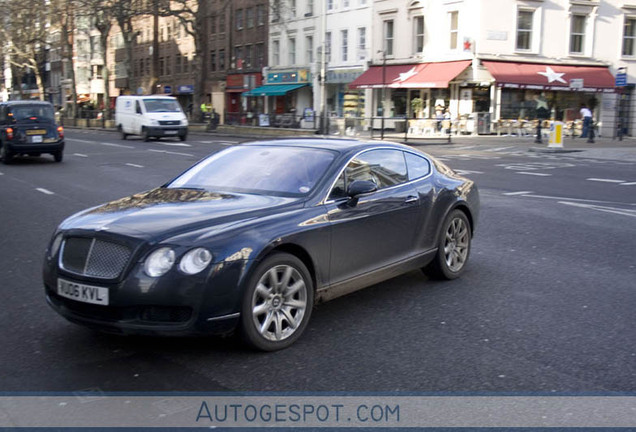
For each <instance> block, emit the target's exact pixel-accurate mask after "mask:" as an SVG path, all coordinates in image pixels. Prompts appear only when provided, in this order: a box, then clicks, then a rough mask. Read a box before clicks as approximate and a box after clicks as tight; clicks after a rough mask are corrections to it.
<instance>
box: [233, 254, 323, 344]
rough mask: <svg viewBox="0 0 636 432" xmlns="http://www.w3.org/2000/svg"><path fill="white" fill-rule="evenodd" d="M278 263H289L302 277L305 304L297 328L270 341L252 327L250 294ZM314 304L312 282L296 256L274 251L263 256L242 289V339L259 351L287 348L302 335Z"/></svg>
mask: <svg viewBox="0 0 636 432" xmlns="http://www.w3.org/2000/svg"><path fill="white" fill-rule="evenodd" d="M279 265H289V266H292V267H294V268H295V269H296V270H297V271H298V272H299V273H300V274H301V276H302V277H303V279H304V281H305V287H306V289H307V306H306V309H305V314H304V316H303V319H302V321H301V323H300V325H299V326H298V329H296V331H295V332H294V334H292V335H291V336H289V337H288V338H287V339H284V340H282V341H276V342H274V341H270V340H267V339H265V338H264V337H263V336H261V334H260V333H259V332H258V330H257V329H256V328H255V327H254V322H253V318H252V296H253V295H254V291H255V290H256V286H257V284H258V281H259V280H260V279H261V277H262V276H263V275H264V274H265V273H266V272H267V271H268V270H269V269H271V268H272V267H275V266H279ZM313 306H314V283H313V280H312V278H311V275H310V273H309V271H308V270H307V267H306V266H305V265H304V264H303V262H302V261H301V260H300V259H298V258H296V257H295V256H294V255H291V254H287V253H282V252H278V253H274V254H273V255H270V256H268V257H267V258H265V259H264V260H263V261H262V262H261V263H260V264H258V265H257V267H256V268H255V269H254V271H253V272H252V275H251V276H250V277H249V279H248V283H247V286H246V288H245V290H244V291H243V299H242V303H241V322H240V330H241V335H242V337H243V340H244V341H245V342H246V343H247V344H248V345H249V346H251V347H252V348H255V349H258V350H261V351H277V350H280V349H283V348H287V347H288V346H290V345H292V344H293V343H294V342H296V340H297V339H298V338H299V337H300V336H301V335H302V333H303V332H304V331H305V328H306V327H307V324H308V322H309V318H310V317H311V312H312V309H313Z"/></svg>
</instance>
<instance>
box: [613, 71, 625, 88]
mask: <svg viewBox="0 0 636 432" xmlns="http://www.w3.org/2000/svg"><path fill="white" fill-rule="evenodd" d="M615 85H616V87H625V86H626V85H627V73H625V72H618V73H617V74H616V84H615Z"/></svg>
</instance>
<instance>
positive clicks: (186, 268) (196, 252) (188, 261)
mask: <svg viewBox="0 0 636 432" xmlns="http://www.w3.org/2000/svg"><path fill="white" fill-rule="evenodd" d="M210 261H212V254H211V253H210V251H208V250H207V249H203V248H196V249H192V250H191V251H188V253H186V254H185V255H184V256H183V258H181V262H180V263H179V270H181V271H182V272H184V273H185V274H189V275H193V274H197V273H199V272H200V271H202V270H203V269H204V268H206V267H207V266H208V264H210Z"/></svg>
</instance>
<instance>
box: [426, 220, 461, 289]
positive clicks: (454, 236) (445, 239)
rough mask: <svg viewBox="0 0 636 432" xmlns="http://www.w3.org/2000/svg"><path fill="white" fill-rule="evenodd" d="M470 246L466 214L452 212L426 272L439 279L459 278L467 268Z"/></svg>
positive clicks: (444, 225) (443, 227)
mask: <svg viewBox="0 0 636 432" xmlns="http://www.w3.org/2000/svg"><path fill="white" fill-rule="evenodd" d="M470 245H471V229H470V222H469V221H468V218H467V217H466V214H465V213H464V212H463V211H461V210H453V211H451V212H450V214H449V215H448V216H447V217H446V220H445V221H444V224H443V225H442V230H441V232H440V239H439V244H438V247H437V254H436V255H435V258H434V259H433V261H432V262H431V263H430V264H429V265H428V266H427V267H425V268H424V269H423V270H424V272H425V273H426V274H428V275H430V276H432V277H434V278H437V279H455V278H458V277H459V276H461V274H462V273H463V272H464V270H465V268H466V263H467V262H468V257H469V256H470Z"/></svg>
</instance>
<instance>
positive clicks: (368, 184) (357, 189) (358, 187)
mask: <svg viewBox="0 0 636 432" xmlns="http://www.w3.org/2000/svg"><path fill="white" fill-rule="evenodd" d="M377 190H378V186H377V185H376V184H375V183H373V182H372V181H369V180H356V181H354V182H353V183H351V184H350V185H349V187H348V188H347V196H349V198H357V197H358V196H360V195H364V194H368V193H371V192H375V191H377Z"/></svg>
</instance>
